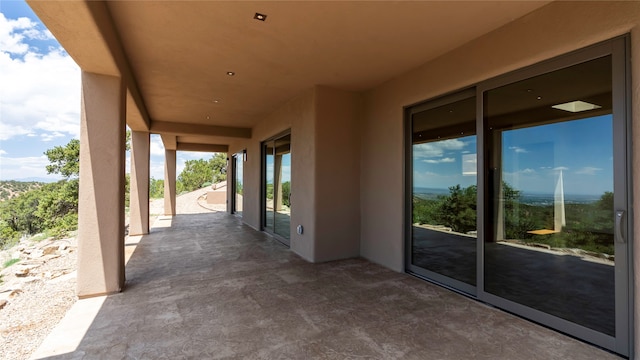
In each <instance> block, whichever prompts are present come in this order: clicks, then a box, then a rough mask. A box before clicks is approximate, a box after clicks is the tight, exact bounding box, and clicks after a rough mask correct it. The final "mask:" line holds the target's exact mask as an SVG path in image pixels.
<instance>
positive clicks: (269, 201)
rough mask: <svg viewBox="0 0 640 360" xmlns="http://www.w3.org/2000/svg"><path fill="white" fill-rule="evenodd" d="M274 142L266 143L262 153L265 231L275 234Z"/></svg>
mask: <svg viewBox="0 0 640 360" xmlns="http://www.w3.org/2000/svg"><path fill="white" fill-rule="evenodd" d="M273 148H274V146H273V141H268V142H265V143H264V144H263V146H262V153H263V154H264V159H263V160H264V165H263V166H264V174H263V177H264V189H263V193H264V212H263V216H264V221H263V223H264V229H265V230H266V231H268V232H271V233H272V232H273V223H274V212H273V183H274V182H273V168H274V155H273Z"/></svg>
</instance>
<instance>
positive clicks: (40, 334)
mask: <svg viewBox="0 0 640 360" xmlns="http://www.w3.org/2000/svg"><path fill="white" fill-rule="evenodd" d="M50 245H54V246H55V245H63V246H64V247H66V249H65V250H63V251H58V252H57V254H55V255H48V256H47V255H44V256H42V257H40V258H39V259H38V258H36V259H28V256H29V255H28V254H25V253H23V252H20V258H21V261H20V262H19V263H16V264H14V265H11V266H9V267H8V268H6V269H4V270H3V271H2V272H1V273H0V274H3V277H2V280H3V282H2V283H1V284H0V299H6V300H7V304H6V305H5V306H4V308H2V309H0V349H2V350H1V351H0V358H1V359H11V360H14V359H15V360H18V359H28V358H29V356H30V355H31V353H33V352H34V351H35V350H36V349H37V348H38V346H40V343H42V341H43V340H44V338H45V337H46V336H47V335H48V334H49V332H50V331H51V330H52V329H53V328H54V327H55V326H56V325H57V324H58V322H59V321H60V320H61V319H62V318H63V317H64V315H65V314H66V312H67V310H69V308H71V306H72V305H73V304H74V303H75V302H76V295H75V288H76V272H75V269H76V258H77V257H76V239H75V238H71V239H65V240H57V241H54V240H43V241H41V242H39V243H38V242H29V241H22V242H21V243H20V244H18V246H16V247H14V248H12V249H9V250H5V251H3V252H2V254H0V259H3V261H2V263H3V264H4V262H5V261H6V260H5V259H7V258H16V255H17V253H18V249H20V248H25V249H27V250H30V249H43V248H44V247H47V246H50ZM56 255H59V257H56V258H52V259H50V257H51V256H56ZM38 263H42V264H41V265H40V266H37V267H34V268H31V269H30V270H29V274H28V275H27V276H24V277H18V276H15V272H17V271H18V270H19V269H23V268H25V267H27V268H28V267H30V266H35V265H37V264H38ZM28 264H31V265H28Z"/></svg>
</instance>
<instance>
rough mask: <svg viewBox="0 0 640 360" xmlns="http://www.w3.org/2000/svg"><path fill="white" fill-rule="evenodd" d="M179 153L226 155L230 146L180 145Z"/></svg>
mask: <svg viewBox="0 0 640 360" xmlns="http://www.w3.org/2000/svg"><path fill="white" fill-rule="evenodd" d="M177 150H178V151H202V152H215V153H226V152H228V151H229V146H228V145H219V144H192V143H178V149H177Z"/></svg>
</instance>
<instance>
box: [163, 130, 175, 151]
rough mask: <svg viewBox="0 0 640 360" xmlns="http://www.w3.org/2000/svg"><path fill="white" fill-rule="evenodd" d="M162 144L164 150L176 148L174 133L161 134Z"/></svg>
mask: <svg viewBox="0 0 640 360" xmlns="http://www.w3.org/2000/svg"><path fill="white" fill-rule="evenodd" d="M160 138H162V144H163V145H164V149H165V150H178V142H177V141H176V136H175V135H168V134H161V135H160Z"/></svg>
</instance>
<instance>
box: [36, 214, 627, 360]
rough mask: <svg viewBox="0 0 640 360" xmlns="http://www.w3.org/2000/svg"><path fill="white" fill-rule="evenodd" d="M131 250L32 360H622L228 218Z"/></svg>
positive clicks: (158, 230)
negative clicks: (111, 287) (107, 284)
mask: <svg viewBox="0 0 640 360" xmlns="http://www.w3.org/2000/svg"><path fill="white" fill-rule="evenodd" d="M136 243H137V245H136ZM133 248H135V251H134V252H133V254H132V256H131V258H130V260H129V262H128V264H127V267H126V272H127V287H126V289H125V291H124V292H123V293H120V294H117V295H112V296H107V297H99V298H92V299H85V300H80V301H78V302H77V303H76V304H75V305H74V307H73V308H72V309H71V310H70V311H69V313H68V314H67V316H66V317H65V319H63V321H62V322H61V323H60V325H59V326H58V327H57V328H56V329H55V330H54V331H53V332H52V333H51V334H50V335H49V337H48V338H47V339H46V340H45V341H44V343H43V344H42V346H41V347H40V348H39V349H38V350H37V352H36V353H35V354H34V355H33V358H49V359H98V358H99V359H185V358H193V359H222V358H238V359H350V358H367V359H470V358H474V359H594V358H597V359H618V357H617V356H615V355H613V354H611V353H608V352H605V351H602V350H600V349H598V348H595V347H593V346H590V345H588V344H585V343H582V342H580V341H578V340H575V339H573V338H571V337H568V336H564V335H562V334H559V333H557V332H554V331H552V330H549V329H547V328H544V327H541V326H538V325H536V324H534V323H531V322H528V321H526V320H523V319H521V318H518V317H516V316H513V315H510V314H508V313H505V312H503V311H500V310H497V309H493V308H491V307H488V306H485V305H483V304H481V303H478V302H476V301H473V300H471V299H468V298H465V297H463V296H461V295H458V294H456V293H454V292H451V291H448V290H446V289H443V288H440V287H438V286H435V285H432V284H430V283H427V282H424V281H421V280H419V279H416V278H414V277H412V276H409V275H406V274H401V273H396V272H393V271H391V270H388V269H386V268H383V267H381V266H378V265H376V264H372V263H370V262H368V261H366V260H362V259H352V260H343V261H335V262H330V263H323V264H310V263H308V262H306V261H304V260H303V259H301V258H299V257H298V256H297V255H295V254H293V253H292V252H290V251H289V250H288V249H287V248H286V247H284V246H283V245H281V244H280V243H279V242H277V241H276V240H274V239H272V238H270V237H269V236H266V235H265V234H263V233H260V232H257V231H255V230H253V229H251V228H250V227H247V226H244V225H242V224H241V222H240V220H239V219H238V218H236V217H233V216H230V215H228V214H226V213H223V212H217V213H208V214H193V215H178V216H176V217H174V218H173V219H172V220H167V219H165V220H161V219H159V220H157V221H156V224H155V225H154V228H153V229H152V232H151V234H150V235H146V236H142V237H138V238H130V239H128V246H127V249H129V250H131V249H133Z"/></svg>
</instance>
